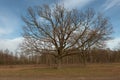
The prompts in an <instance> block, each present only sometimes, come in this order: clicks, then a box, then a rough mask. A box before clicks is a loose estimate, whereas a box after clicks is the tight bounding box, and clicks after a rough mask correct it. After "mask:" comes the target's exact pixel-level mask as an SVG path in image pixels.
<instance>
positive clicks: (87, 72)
mask: <svg viewBox="0 0 120 80" xmlns="http://www.w3.org/2000/svg"><path fill="white" fill-rule="evenodd" d="M0 80H120V63H111V64H110V63H109V64H88V65H87V66H86V67H83V66H71V67H62V68H61V69H58V70H57V69H52V68H47V67H44V66H41V65H37V66H34V65H20V66H19V65H16V66H0Z"/></svg>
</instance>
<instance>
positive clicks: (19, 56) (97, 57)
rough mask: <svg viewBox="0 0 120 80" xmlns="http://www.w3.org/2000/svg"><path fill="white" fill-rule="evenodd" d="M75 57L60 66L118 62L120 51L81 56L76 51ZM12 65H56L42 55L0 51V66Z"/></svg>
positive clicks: (96, 50)
mask: <svg viewBox="0 0 120 80" xmlns="http://www.w3.org/2000/svg"><path fill="white" fill-rule="evenodd" d="M76 53H77V54H76V55H70V56H66V57H64V58H62V59H61V64H82V63H84V64H85V63H113V62H120V51H119V50H117V51H112V50H109V49H97V48H94V49H92V50H90V51H87V53H86V54H85V53H84V54H82V53H80V52H79V51H76ZM12 64H46V65H54V64H56V60H55V57H53V56H52V55H50V53H49V54H47V53H44V54H41V55H37V54H30V55H26V53H12V52H10V51H9V50H4V51H3V50H0V65H12Z"/></svg>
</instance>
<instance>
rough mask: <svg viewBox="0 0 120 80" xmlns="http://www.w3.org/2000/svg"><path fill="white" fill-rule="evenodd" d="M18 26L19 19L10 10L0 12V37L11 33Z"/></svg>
mask: <svg viewBox="0 0 120 80" xmlns="http://www.w3.org/2000/svg"><path fill="white" fill-rule="evenodd" d="M18 26H19V19H18V18H17V16H16V15H14V14H13V13H10V12H6V11H2V12H1V13H0V37H1V36H4V35H7V34H10V33H13V32H14V31H16V29H17V28H18Z"/></svg>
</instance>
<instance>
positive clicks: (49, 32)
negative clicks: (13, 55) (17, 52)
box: [22, 4, 112, 67]
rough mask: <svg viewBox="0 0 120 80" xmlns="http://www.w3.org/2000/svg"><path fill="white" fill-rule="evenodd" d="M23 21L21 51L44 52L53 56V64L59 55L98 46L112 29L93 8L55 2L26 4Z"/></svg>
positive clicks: (107, 37) (57, 61) (57, 60)
mask: <svg viewBox="0 0 120 80" xmlns="http://www.w3.org/2000/svg"><path fill="white" fill-rule="evenodd" d="M23 21H24V22H25V26H24V28H23V37H24V38H25V41H24V43H23V44H22V46H23V51H27V52H30V53H40V54H41V53H46V52H47V53H49V54H50V55H53V56H54V57H55V59H56V63H57V67H59V65H60V61H61V59H62V58H63V57H65V56H68V55H73V54H76V52H75V50H79V51H80V52H81V51H82V52H83V51H86V50H87V49H90V48H91V47H92V46H94V45H96V44H97V45H100V44H101V43H103V42H104V41H105V40H107V39H109V35H110V34H111V32H112V26H111V24H110V22H109V20H108V18H106V17H104V16H103V15H101V14H96V13H95V12H94V10H93V9H87V10H85V11H79V10H77V9H72V10H68V9H66V8H65V7H64V6H63V5H58V4H56V5H55V6H54V7H52V8H51V7H50V6H49V5H43V6H42V7H41V6H39V7H34V8H31V7H30V8H28V15H26V16H24V17H23Z"/></svg>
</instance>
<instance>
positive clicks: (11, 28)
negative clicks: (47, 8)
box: [0, 0, 120, 51]
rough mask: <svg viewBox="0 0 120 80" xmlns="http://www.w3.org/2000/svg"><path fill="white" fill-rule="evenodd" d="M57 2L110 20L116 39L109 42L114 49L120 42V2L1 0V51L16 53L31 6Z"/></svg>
mask: <svg viewBox="0 0 120 80" xmlns="http://www.w3.org/2000/svg"><path fill="white" fill-rule="evenodd" d="M55 2H59V3H60V4H64V5H65V7H66V8H69V9H72V8H78V9H82V10H84V9H87V8H93V9H95V11H96V12H101V13H103V14H104V15H105V16H107V17H109V18H110V21H111V23H112V25H113V30H114V33H113V34H112V35H111V36H112V37H113V38H114V39H113V40H110V41H108V42H107V44H108V46H109V47H110V48H114V47H115V46H116V45H117V44H118V42H120V0H0V45H2V46H0V49H6V48H8V49H10V50H11V51H14V50H15V49H16V47H17V46H18V45H19V43H21V42H22V40H23V38H22V36H21V31H22V26H23V22H22V20H21V16H22V15H24V14H25V13H26V10H27V8H28V7H29V6H35V5H42V4H49V5H52V4H54V3H55Z"/></svg>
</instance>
